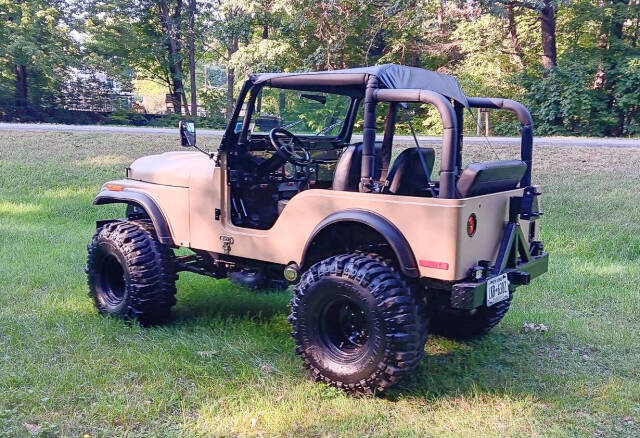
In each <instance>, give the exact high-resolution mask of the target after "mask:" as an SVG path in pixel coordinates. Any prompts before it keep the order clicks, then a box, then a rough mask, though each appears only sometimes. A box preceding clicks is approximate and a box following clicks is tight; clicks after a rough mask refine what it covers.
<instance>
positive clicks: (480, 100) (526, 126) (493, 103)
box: [467, 97, 533, 187]
mask: <svg viewBox="0 0 640 438" xmlns="http://www.w3.org/2000/svg"><path fill="white" fill-rule="evenodd" d="M467 101H468V102H469V106H470V107H472V108H487V109H499V110H507V111H511V112H512V113H514V114H515V115H516V117H518V121H519V122H520V124H521V125H522V132H521V140H520V159H521V160H522V161H524V162H525V163H526V164H527V170H526V171H525V173H524V175H523V176H522V179H521V180H520V187H526V186H529V185H531V161H532V159H533V119H532V118H531V113H530V112H529V110H528V109H527V107H525V106H524V105H523V104H521V103H520V102H516V101H515V100H511V99H497V98H492V97H467Z"/></svg>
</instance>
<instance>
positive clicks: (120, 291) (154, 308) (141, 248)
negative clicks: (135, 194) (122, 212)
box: [86, 220, 177, 325]
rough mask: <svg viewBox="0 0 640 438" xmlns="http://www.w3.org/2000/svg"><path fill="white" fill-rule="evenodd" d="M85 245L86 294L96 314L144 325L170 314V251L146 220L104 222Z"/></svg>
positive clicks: (172, 300)
mask: <svg viewBox="0 0 640 438" xmlns="http://www.w3.org/2000/svg"><path fill="white" fill-rule="evenodd" d="M87 250H88V256H87V269H86V271H87V278H88V283H89V297H91V298H92V299H93V302H94V305H95V306H96V308H97V309H98V311H99V312H100V313H101V314H103V315H113V316H116V317H118V318H122V319H127V320H137V321H139V322H140V323H141V324H143V325H150V324H158V323H161V322H164V321H166V320H167V319H168V318H169V314H170V309H171V306H173V305H174V304H175V303H176V299H175V295H176V286H175V282H176V280H177V275H176V272H175V267H174V263H173V252H172V251H171V249H170V248H169V247H167V246H165V245H163V244H161V243H160V242H158V240H157V238H156V235H155V232H154V230H153V227H152V226H151V224H150V223H148V222H146V221H124V220H122V221H115V222H111V223H108V224H106V225H104V226H102V227H101V228H99V229H98V230H97V231H96V233H95V234H94V236H93V239H92V241H91V243H90V244H89V245H88V247H87Z"/></svg>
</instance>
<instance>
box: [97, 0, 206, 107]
mask: <svg viewBox="0 0 640 438" xmlns="http://www.w3.org/2000/svg"><path fill="white" fill-rule="evenodd" d="M203 9H204V10H206V4H198V3H197V2H196V1H195V0H189V4H188V5H185V3H184V2H183V0H116V1H107V0H92V3H91V6H90V8H89V10H90V18H89V19H88V20H87V30H88V32H89V35H90V40H89V41H88V47H89V51H90V52H91V53H92V54H93V55H92V58H93V61H94V63H95V64H97V65H99V66H100V67H101V68H104V69H107V70H110V71H111V72H112V74H117V75H120V76H127V75H129V74H130V72H131V71H134V72H136V73H137V74H139V75H141V76H142V77H144V78H149V79H152V80H155V81H159V82H162V83H164V84H165V85H166V86H167V88H168V90H169V95H170V98H171V101H172V106H173V111H174V112H176V113H181V112H182V108H184V112H185V113H187V114H189V113H190V112H193V109H195V105H196V102H195V100H196V96H195V94H194V93H195V91H196V88H197V87H196V84H195V64H196V50H197V47H196V45H197V43H198V41H197V40H196V38H195V36H196V35H198V34H200V33H202V29H199V28H197V26H198V25H199V24H202V23H203V20H196V16H197V14H198V12H199V10H200V12H201V11H202V10H203ZM185 40H187V44H186V45H185V43H184V41H185ZM187 59H188V60H189V65H188V68H189V71H190V76H191V79H192V81H191V88H192V90H191V100H192V104H191V109H190V107H189V105H188V101H187V95H186V91H185V75H184V71H185V68H184V64H185V60H187Z"/></svg>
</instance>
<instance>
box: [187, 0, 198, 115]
mask: <svg viewBox="0 0 640 438" xmlns="http://www.w3.org/2000/svg"><path fill="white" fill-rule="evenodd" d="M195 25H196V0H189V79H190V83H191V115H192V116H194V117H195V116H197V115H198V100H197V99H198V93H197V88H196V87H197V85H196V45H195Z"/></svg>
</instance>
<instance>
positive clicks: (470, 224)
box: [467, 213, 478, 237]
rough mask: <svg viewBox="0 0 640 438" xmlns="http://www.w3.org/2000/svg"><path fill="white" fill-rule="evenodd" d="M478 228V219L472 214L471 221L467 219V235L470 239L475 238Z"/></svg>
mask: <svg viewBox="0 0 640 438" xmlns="http://www.w3.org/2000/svg"><path fill="white" fill-rule="evenodd" d="M477 226H478V219H477V218H476V215H475V213H471V215H470V216H469V219H467V235H468V236H469V237H471V236H473V235H474V234H475V233H476V228H477Z"/></svg>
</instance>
